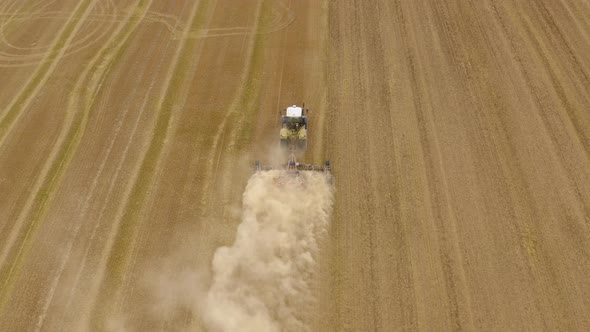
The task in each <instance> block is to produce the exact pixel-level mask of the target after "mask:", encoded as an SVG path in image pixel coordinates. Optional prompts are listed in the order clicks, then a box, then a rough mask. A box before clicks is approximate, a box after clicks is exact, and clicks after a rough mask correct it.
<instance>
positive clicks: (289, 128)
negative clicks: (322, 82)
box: [280, 105, 307, 151]
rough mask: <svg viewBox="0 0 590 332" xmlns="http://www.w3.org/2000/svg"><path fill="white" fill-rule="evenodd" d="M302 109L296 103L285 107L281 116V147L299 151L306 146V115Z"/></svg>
mask: <svg viewBox="0 0 590 332" xmlns="http://www.w3.org/2000/svg"><path fill="white" fill-rule="evenodd" d="M304 111H305V110H304V108H303V107H299V106H297V105H293V106H289V107H287V109H286V111H285V114H284V115H283V116H282V117H281V124H282V127H281V131H280V136H281V143H280V144H281V148H283V149H285V150H299V151H305V149H306V148H307V116H306V115H304Z"/></svg>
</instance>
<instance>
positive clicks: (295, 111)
mask: <svg viewBox="0 0 590 332" xmlns="http://www.w3.org/2000/svg"><path fill="white" fill-rule="evenodd" d="M302 115H303V108H301V107H298V106H296V105H293V106H289V107H287V116H290V117H301V116H302Z"/></svg>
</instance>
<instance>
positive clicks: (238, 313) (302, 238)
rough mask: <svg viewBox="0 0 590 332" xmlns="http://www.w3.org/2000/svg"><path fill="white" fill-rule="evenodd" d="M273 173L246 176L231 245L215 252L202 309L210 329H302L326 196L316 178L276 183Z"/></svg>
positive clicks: (327, 209) (326, 188) (327, 188)
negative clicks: (235, 231)
mask: <svg viewBox="0 0 590 332" xmlns="http://www.w3.org/2000/svg"><path fill="white" fill-rule="evenodd" d="M279 175H280V171H267V172H261V173H257V174H255V175H253V176H252V177H251V178H250V180H249V182H248V185H247V186H246V190H245V192H244V194H243V211H242V217H241V218H242V220H241V223H240V225H239V227H238V230H237V234H236V239H235V242H234V244H233V245H231V246H229V247H221V248H219V249H217V251H216V252H215V254H214V257H213V262H212V280H211V287H210V288H209V290H208V291H207V294H206V297H205V299H204V303H202V304H201V311H202V312H201V314H202V318H203V320H204V322H205V324H206V326H207V328H208V329H209V330H210V331H291V330H297V331H300V330H309V327H308V326H307V325H306V322H307V321H308V317H309V314H310V308H312V307H313V302H314V298H313V293H312V280H313V275H314V271H315V270H316V267H317V263H316V258H317V254H318V250H319V248H318V246H319V240H320V239H321V237H322V236H323V235H324V234H325V233H326V232H327V228H328V225H329V221H330V213H331V208H332V196H333V193H332V189H331V185H329V184H328V183H327V181H326V178H325V177H324V175H323V174H319V173H312V172H301V175H302V179H303V180H305V184H304V185H301V184H300V183H299V182H297V183H287V184H285V185H283V186H279V185H277V184H276V179H277V178H278V177H279Z"/></svg>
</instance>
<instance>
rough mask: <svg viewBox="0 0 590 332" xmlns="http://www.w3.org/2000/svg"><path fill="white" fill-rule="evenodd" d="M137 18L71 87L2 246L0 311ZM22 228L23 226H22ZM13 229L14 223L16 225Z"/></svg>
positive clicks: (141, 1) (143, 2) (147, 0)
mask: <svg viewBox="0 0 590 332" xmlns="http://www.w3.org/2000/svg"><path fill="white" fill-rule="evenodd" d="M146 3H151V0H139V1H138V2H137V3H136V7H137V8H142V6H145V5H146ZM139 21H140V20H139V18H136V17H134V19H133V20H131V21H129V22H127V24H126V25H121V28H120V29H119V30H118V32H117V33H115V34H113V36H112V37H111V42H112V43H114V42H115V41H117V39H116V38H115V37H119V39H120V40H118V43H117V44H115V45H111V43H106V44H105V46H103V48H102V49H101V50H100V51H99V52H97V55H96V56H95V57H94V59H93V60H92V61H91V64H90V65H89V66H87V67H86V70H85V72H84V73H83V74H82V75H81V76H80V79H79V80H78V82H77V84H76V86H75V88H74V89H73V93H72V97H71V98H70V101H69V103H68V108H67V116H66V118H67V119H68V120H66V121H65V123H66V124H65V125H64V129H63V130H62V132H61V134H60V137H59V138H58V140H57V143H56V145H55V148H54V149H53V151H52V152H51V154H50V156H49V158H48V162H47V163H46V165H45V167H44V169H43V171H42V172H41V175H40V176H39V180H38V182H37V184H36V186H35V189H34V190H33V192H35V194H34V195H32V196H31V197H32V199H30V200H29V201H28V202H27V205H26V206H25V208H24V209H23V210H22V211H21V214H20V216H19V218H18V221H17V223H16V224H17V225H20V227H18V230H15V231H13V232H12V234H11V237H10V240H9V245H6V246H5V247H4V248H3V252H2V259H1V260H0V261H1V262H2V265H0V266H2V269H0V276H1V277H2V278H0V282H2V292H1V293H0V312H1V311H2V310H3V309H4V305H5V302H6V299H7V296H8V293H9V290H10V285H11V283H12V281H13V279H14V278H15V275H16V274H18V266H19V265H20V263H21V260H22V259H23V257H24V256H26V255H25V252H26V251H27V249H28V248H29V247H30V243H29V242H30V241H31V239H32V237H33V235H34V233H35V231H36V229H37V228H38V227H39V222H40V219H42V218H43V217H44V213H45V211H46V209H47V207H48V205H49V201H50V199H51V194H52V193H53V192H54V190H55V188H56V186H57V185H58V183H59V181H60V179H61V176H62V175H63V172H64V171H65V169H66V168H67V165H68V163H69V161H70V160H71V157H72V155H73V153H74V152H75V151H76V148H77V145H78V143H79V140H80V138H81V136H82V134H83V132H84V129H85V126H86V124H87V120H88V116H89V113H90V111H91V109H92V104H93V103H94V100H95V98H96V96H97V94H98V93H99V91H100V89H101V88H102V84H103V82H104V79H105V77H106V76H107V74H108V72H109V70H110V68H111V66H112V64H113V61H115V60H116V59H117V56H118V55H120V54H121V53H122V50H123V46H124V44H125V41H126V40H127V38H128V37H129V36H130V35H131V33H132V32H133V31H134V30H135V28H136V27H137V24H138V22H139ZM78 109H81V110H82V111H81V112H79V113H78V114H76V113H75V112H74V110H78ZM25 218H27V219H29V220H30V221H29V222H27V223H26V224H27V225H26V228H25V225H23V224H24V223H25V220H26V219H25ZM23 228H25V229H24V230H21V229H23ZM15 229H16V227H15ZM17 239H21V242H20V245H19V246H18V248H14V244H15V242H16V241H17ZM9 256H10V257H14V258H13V259H10V260H9V261H10V262H12V264H10V265H8V264H6V263H5V262H7V257H9Z"/></svg>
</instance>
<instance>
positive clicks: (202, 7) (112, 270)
mask: <svg viewBox="0 0 590 332" xmlns="http://www.w3.org/2000/svg"><path fill="white" fill-rule="evenodd" d="M208 5H209V4H208V3H207V1H204V0H201V1H200V2H197V3H195V5H194V6H193V8H192V9H191V15H190V19H189V22H188V23H187V29H186V30H185V32H184V33H185V35H187V36H188V33H189V29H188V27H193V28H194V25H196V26H200V25H202V24H205V22H203V19H204V17H205V16H204V15H205V13H206V12H207V11H208V10H207V8H208ZM194 47H195V42H190V41H189V40H188V38H185V39H183V42H182V43H181V45H180V46H179V48H178V50H177V52H176V54H175V56H174V58H173V60H172V62H171V63H172V64H173V65H172V67H171V68H172V70H170V72H169V75H167V77H166V79H165V80H164V82H165V83H164V85H163V91H164V93H163V95H162V96H161V98H160V101H159V102H158V103H157V105H158V115H157V119H156V123H155V126H154V129H153V132H154V134H153V136H152V139H151V142H150V144H149V147H148V149H147V151H146V153H145V155H144V157H143V160H142V162H141V165H140V167H139V169H138V171H137V172H136V173H135V174H134V175H133V176H132V183H133V185H132V188H131V191H130V193H129V195H127V196H126V199H125V203H124V204H122V205H121V206H122V207H123V208H122V210H120V211H119V212H118V213H117V217H116V218H115V220H117V224H116V225H117V226H116V227H117V229H116V231H115V232H114V233H113V236H112V237H111V238H110V239H109V240H108V244H107V248H109V249H107V250H108V251H109V254H108V258H107V261H106V267H105V272H106V275H104V276H103V279H102V281H101V285H100V291H99V294H98V297H97V298H96V300H95V302H94V304H93V308H92V312H91V318H90V325H91V326H98V327H104V326H105V323H109V322H107V321H105V320H106V319H107V318H108V317H112V314H113V313H114V312H113V311H114V309H115V308H113V307H112V305H113V304H116V303H117V302H118V300H119V296H120V287H121V285H122V282H123V281H124V277H125V273H126V269H127V265H128V264H129V259H130V257H129V254H130V253H129V251H130V250H131V249H132V248H133V246H134V243H135V242H136V240H137V239H136V235H137V234H136V233H137V228H138V227H139V226H140V220H139V217H140V214H141V209H142V208H143V206H144V204H145V201H146V198H147V197H148V188H149V186H150V184H151V182H152V181H153V178H154V174H155V173H156V171H157V169H158V164H159V162H160V156H161V152H162V148H163V145H164V141H165V139H166V136H167V133H168V130H169V125H170V121H171V118H172V114H173V113H174V111H176V107H178V106H176V107H175V105H176V104H175V102H174V101H175V100H176V97H178V92H177V91H175V90H173V89H175V88H178V87H181V86H183V84H182V83H183V82H184V81H185V80H186V78H187V77H186V75H187V74H188V73H187V72H186V71H185V69H186V66H187V65H189V64H190V63H191V60H192V57H187V55H185V54H192V52H189V51H188V50H193V49H194Z"/></svg>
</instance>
